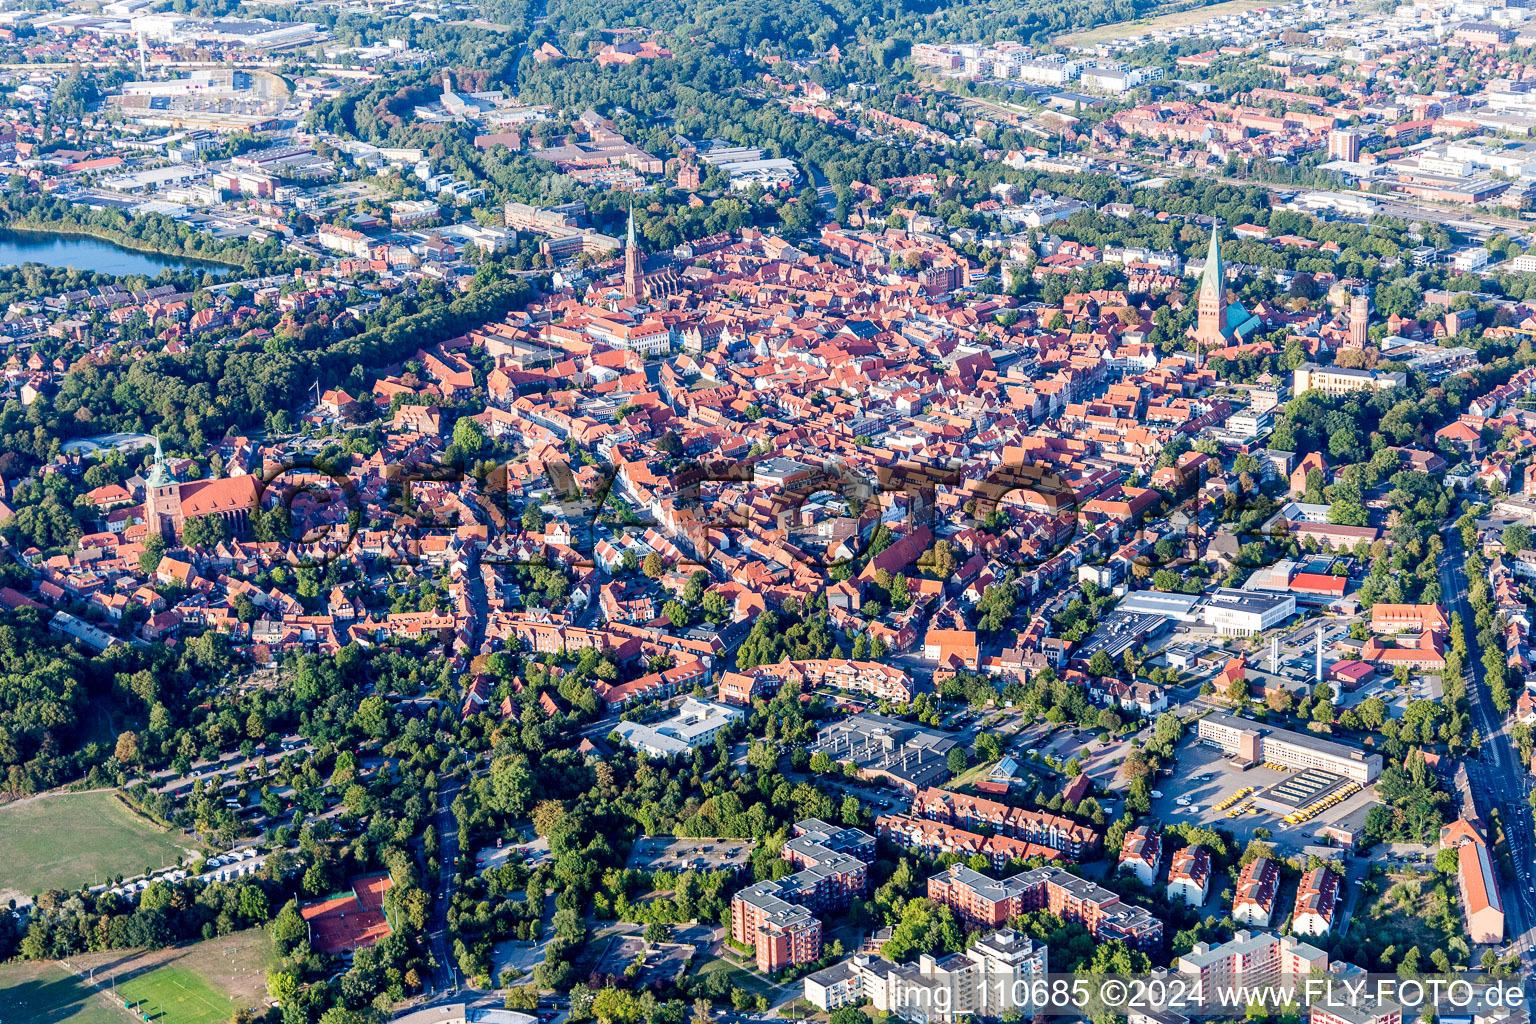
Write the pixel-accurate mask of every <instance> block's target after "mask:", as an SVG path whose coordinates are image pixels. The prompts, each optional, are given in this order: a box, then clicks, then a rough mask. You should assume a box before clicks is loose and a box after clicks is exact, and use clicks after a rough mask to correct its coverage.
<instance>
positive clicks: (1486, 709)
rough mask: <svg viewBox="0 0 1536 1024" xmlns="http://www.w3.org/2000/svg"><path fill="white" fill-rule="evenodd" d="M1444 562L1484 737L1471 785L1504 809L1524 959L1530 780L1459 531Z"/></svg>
mask: <svg viewBox="0 0 1536 1024" xmlns="http://www.w3.org/2000/svg"><path fill="white" fill-rule="evenodd" d="M1447 540H1448V542H1449V544H1448V546H1447V549H1446V554H1445V558H1444V559H1443V560H1442V561H1441V563H1440V589H1441V595H1442V596H1441V600H1442V601H1443V602H1444V604H1445V606H1446V609H1447V610H1448V611H1451V612H1454V613H1457V614H1459V615H1460V616H1461V621H1462V628H1463V629H1464V631H1465V634H1466V638H1467V670H1468V671H1469V672H1470V673H1471V674H1472V683H1471V685H1470V686H1469V687H1468V688H1467V699H1468V702H1469V703H1470V704H1471V706H1472V715H1473V721H1474V722H1475V724H1476V725H1477V730H1478V733H1479V734H1480V735H1481V736H1482V757H1481V758H1472V759H1468V760H1467V762H1466V764H1467V773H1468V775H1469V776H1470V777H1471V780H1472V784H1473V786H1475V787H1476V788H1477V789H1478V790H1479V791H1480V792H1481V793H1483V794H1486V796H1485V798H1484V802H1486V803H1487V804H1490V805H1492V806H1496V807H1498V808H1499V809H1500V813H1501V815H1502V817H1503V819H1504V827H1505V834H1506V835H1507V836H1508V839H1509V851H1510V855H1511V856H1512V857H1513V858H1514V861H1515V871H1516V875H1517V880H1515V881H1513V882H1511V883H1510V884H1506V885H1504V887H1503V896H1504V914H1505V921H1504V933H1505V935H1506V936H1507V937H1508V938H1509V939H1510V941H1511V948H1513V949H1514V950H1515V951H1517V952H1519V953H1521V954H1522V955H1524V954H1528V953H1531V952H1532V951H1536V928H1533V923H1536V894H1533V893H1532V892H1531V890H1530V886H1529V884H1528V879H1529V878H1530V871H1529V870H1528V867H1529V865H1530V864H1531V863H1532V858H1533V857H1536V837H1533V834H1532V829H1531V807H1530V804H1529V802H1528V801H1529V798H1530V776H1529V775H1528V774H1527V773H1526V772H1525V770H1524V767H1523V766H1522V765H1521V764H1520V754H1519V751H1518V749H1517V748H1516V747H1515V744H1514V742H1513V741H1512V740H1511V739H1510V737H1509V733H1508V731H1507V730H1506V728H1505V723H1504V722H1503V721H1502V720H1501V717H1500V715H1499V714H1498V711H1497V709H1495V708H1494V706H1493V699H1492V697H1491V696H1490V695H1489V693H1488V689H1487V685H1486V681H1485V680H1484V679H1483V663H1482V652H1481V651H1480V650H1479V649H1478V643H1477V633H1476V627H1475V626H1474V625H1473V613H1472V606H1471V604H1470V603H1468V601H1467V572H1466V551H1465V550H1464V549H1463V548H1462V544H1461V537H1460V534H1459V532H1458V531H1455V530H1452V531H1450V532H1449V534H1448V535H1447Z"/></svg>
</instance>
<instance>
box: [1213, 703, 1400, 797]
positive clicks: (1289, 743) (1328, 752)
mask: <svg viewBox="0 0 1536 1024" xmlns="http://www.w3.org/2000/svg"><path fill="white" fill-rule="evenodd" d="M1196 734H1197V735H1198V736H1199V738H1200V740H1201V742H1203V743H1208V744H1210V745H1212V746H1214V747H1219V748H1220V749H1221V750H1222V751H1223V752H1224V753H1226V754H1227V755H1228V756H1231V757H1235V758H1237V759H1238V760H1240V761H1242V762H1243V763H1245V764H1266V763H1268V764H1278V765H1280V766H1282V767H1285V768H1317V769H1321V770H1322V771H1325V772H1331V773H1332V774H1334V775H1342V776H1344V777H1345V778H1346V779H1353V780H1354V781H1355V782H1358V783H1359V784H1360V785H1362V786H1364V785H1366V784H1367V783H1370V782H1374V781H1375V779H1376V776H1378V775H1380V774H1381V755H1380V754H1367V753H1366V752H1365V751H1364V750H1361V749H1360V748H1359V747H1352V746H1350V745H1348V744H1346V743H1339V742H1336V741H1334V740H1325V739H1322V738H1321V737H1318V736H1312V735H1309V734H1307V733H1299V732H1291V731H1290V730H1288V729H1271V728H1269V727H1267V726H1261V725H1259V724H1258V723H1257V722H1252V721H1249V720H1248V719H1246V718H1238V717H1236V716H1235V715H1225V714H1220V713H1218V714H1211V715H1206V716H1205V717H1204V718H1202V719H1200V724H1199V725H1198V726H1197V727H1196Z"/></svg>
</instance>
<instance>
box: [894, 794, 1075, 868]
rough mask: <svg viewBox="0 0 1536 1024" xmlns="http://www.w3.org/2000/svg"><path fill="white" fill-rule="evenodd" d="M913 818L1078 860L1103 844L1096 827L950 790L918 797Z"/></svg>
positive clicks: (915, 800) (913, 803)
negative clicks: (985, 831) (985, 833)
mask: <svg viewBox="0 0 1536 1024" xmlns="http://www.w3.org/2000/svg"><path fill="white" fill-rule="evenodd" d="M912 816H913V817H914V818H927V819H928V820H930V821H939V822H943V823H944V824H946V825H954V826H957V827H959V828H965V829H973V830H974V829H977V828H981V827H986V828H989V829H991V830H992V831H993V832H994V833H995V834H997V835H1001V836H1008V837H1009V838H1012V839H1022V840H1024V841H1025V842H1028V843H1034V844H1036V845H1038V846H1046V847H1050V848H1051V849H1053V850H1060V851H1061V852H1062V853H1065V854H1066V855H1067V856H1068V857H1071V858H1073V859H1074V860H1083V859H1085V858H1086V857H1087V856H1088V854H1089V853H1090V852H1092V851H1093V850H1094V849H1096V848H1097V847H1098V845H1099V841H1100V837H1099V834H1098V832H1096V831H1095V830H1094V829H1093V828H1092V827H1090V826H1088V825H1080V824H1078V823H1077V822H1075V821H1073V820H1072V819H1070V818H1063V817H1061V816H1060V815H1056V814H1046V813H1043V812H1040V811H1026V810H1024V809H1023V808H1022V807H1009V806H1008V805H1007V804H1003V803H999V802H997V801H996V800H987V799H984V798H982V797H975V796H969V795H967V794H964V793H953V792H950V791H949V790H947V789H925V790H923V791H922V792H920V793H918V794H917V796H916V797H914V798H913V800H912Z"/></svg>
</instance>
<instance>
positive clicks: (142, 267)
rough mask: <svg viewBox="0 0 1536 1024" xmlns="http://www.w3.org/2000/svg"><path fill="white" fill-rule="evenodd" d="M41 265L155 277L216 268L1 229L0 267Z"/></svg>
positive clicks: (96, 242)
mask: <svg viewBox="0 0 1536 1024" xmlns="http://www.w3.org/2000/svg"><path fill="white" fill-rule="evenodd" d="M21 263H41V264H43V265H44V266H49V267H65V268H68V267H74V268H76V269H78V270H82V271H90V272H93V273H98V274H115V275H118V276H122V275H124V274H144V275H146V276H148V277H154V276H155V275H156V274H158V273H160V271H162V270H165V269H166V268H167V267H169V268H171V269H174V270H187V269H190V268H193V267H200V268H201V267H214V266H216V264H210V263H199V262H198V261H196V260H188V259H182V258H180V257H177V256H161V255H159V254H158V253H152V252H138V251H137V250H134V249H124V248H123V247H122V246H120V245H113V244H112V243H111V242H103V241H101V240H100V239H96V238H87V237H85V236H84V235H50V234H47V233H46V232H42V231H7V230H5V229H3V228H0V267H14V266H16V265H18V264H21Z"/></svg>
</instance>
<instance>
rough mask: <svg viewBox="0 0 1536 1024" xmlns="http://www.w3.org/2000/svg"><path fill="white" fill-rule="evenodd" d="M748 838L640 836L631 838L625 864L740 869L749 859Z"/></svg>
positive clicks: (642, 867)
mask: <svg viewBox="0 0 1536 1024" xmlns="http://www.w3.org/2000/svg"><path fill="white" fill-rule="evenodd" d="M756 845H757V843H756V842H755V841H754V840H751V839H678V838H675V837H673V836H643V837H641V838H640V839H637V840H635V845H634V846H633V847H632V848H631V849H630V851H629V860H628V861H626V862H625V867H631V868H638V869H639V870H641V871H689V870H692V871H741V870H743V869H744V868H746V867H747V866H748V865H749V864H750V863H751V857H752V850H753V848H754V847H755V846H756Z"/></svg>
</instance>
